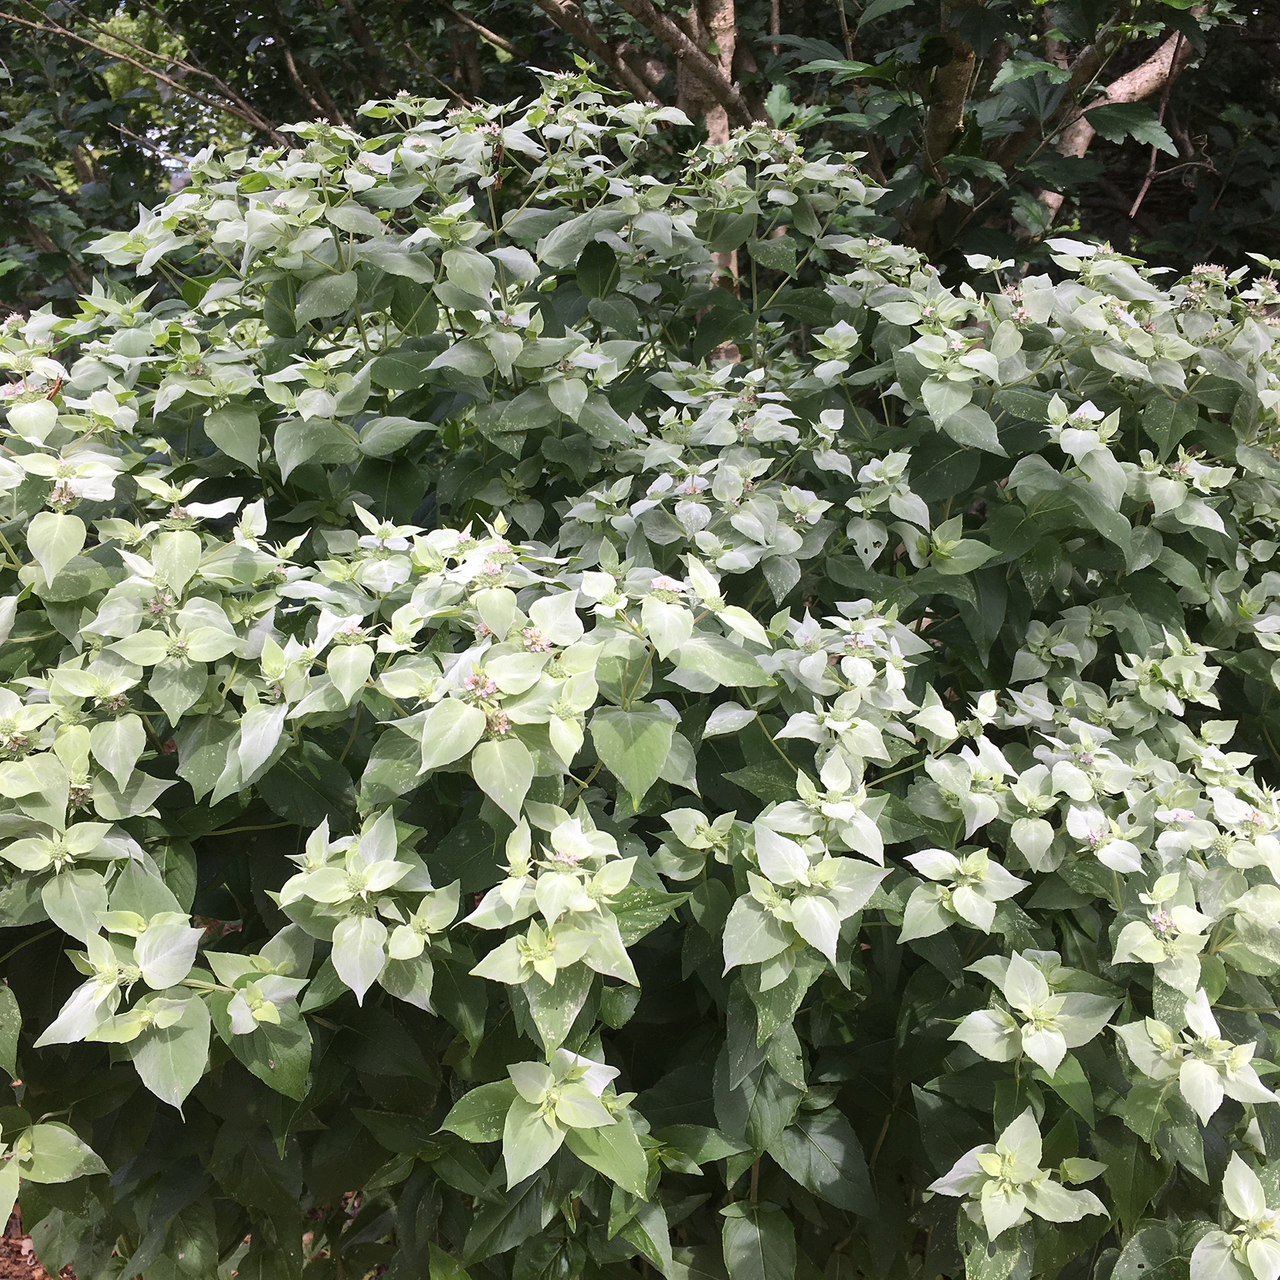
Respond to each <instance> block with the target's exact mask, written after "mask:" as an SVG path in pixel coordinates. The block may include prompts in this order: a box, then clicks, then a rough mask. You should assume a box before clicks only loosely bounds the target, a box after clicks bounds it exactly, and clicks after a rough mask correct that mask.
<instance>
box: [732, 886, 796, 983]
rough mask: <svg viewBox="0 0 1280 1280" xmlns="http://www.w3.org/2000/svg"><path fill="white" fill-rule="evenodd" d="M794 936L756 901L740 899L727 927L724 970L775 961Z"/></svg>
mask: <svg viewBox="0 0 1280 1280" xmlns="http://www.w3.org/2000/svg"><path fill="white" fill-rule="evenodd" d="M791 938H792V935H791V933H790V931H789V930H788V929H787V927H786V926H785V925H784V924H782V922H781V921H780V920H778V919H777V918H776V917H775V916H774V915H773V913H772V912H770V911H768V910H766V909H765V908H764V907H762V906H761V905H760V903H758V902H756V900H755V899H754V898H746V897H744V898H739V899H738V900H737V902H735V903H734V904H733V909H732V910H731V911H730V912H729V919H728V920H727V921H726V922H725V926H724V967H725V972H726V973H727V972H728V971H729V970H730V969H733V968H735V967H736V966H738V965H740V964H759V963H760V962H761V961H763V960H771V959H772V958H773V957H774V956H776V955H778V954H780V953H781V952H783V951H785V950H786V949H787V948H788V947H789V946H790V945H791Z"/></svg>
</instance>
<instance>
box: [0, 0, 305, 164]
mask: <svg viewBox="0 0 1280 1280" xmlns="http://www.w3.org/2000/svg"><path fill="white" fill-rule="evenodd" d="M19 3H27V7H33V6H31V5H30V4H29V0H19ZM36 12H39V10H36ZM0 21H5V22H12V23H13V24H14V25H15V26H19V27H22V28H24V29H25V30H27V31H39V32H40V33H41V34H43V35H50V36H60V37H61V38H62V39H64V40H71V41H74V42H75V43H76V44H79V45H82V46H83V47H84V48H86V49H94V50H96V51H97V52H98V53H101V54H104V55H105V56H106V57H108V58H112V59H114V60H115V61H116V62H123V63H125V64H126V65H128V66H131V67H135V68H137V70H139V71H141V72H142V73H143V74H144V75H146V76H149V77H150V78H151V79H153V80H155V81H157V82H158V83H160V84H166V85H168V86H169V87H170V88H171V89H173V90H174V91H175V92H176V93H180V94H182V95H183V96H184V97H187V98H190V99H191V100H192V101H193V102H198V103H200V104H201V105H202V106H206V107H208V108H209V109H210V110H212V111H221V112H223V113H224V114H226V115H229V116H233V117H234V118H235V119H237V120H239V121H241V123H243V124H247V125H248V126H249V127H250V128H251V129H256V130H257V131H258V132H259V133H264V134H266V136H267V137H268V138H270V139H271V141H272V142H274V143H276V145H277V146H282V147H283V146H288V140H287V139H286V138H285V136H284V135H283V134H282V133H280V131H279V130H278V129H276V127H275V126H274V125H273V124H272V123H271V122H270V121H269V120H267V119H266V117H265V116H263V115H261V114H260V113H259V112H257V111H255V110H254V109H253V107H251V106H250V105H249V104H248V103H247V102H246V101H245V100H244V99H243V98H242V97H241V96H240V95H239V94H238V93H236V92H235V91H234V90H233V89H231V88H230V86H228V85H226V84H224V83H223V81H222V80H220V79H219V78H218V77H217V76H215V75H213V73H212V72H209V71H205V70H204V68H203V67H197V66H193V65H192V64H191V63H188V62H184V61H181V60H178V59H166V61H168V62H169V63H170V65H172V66H175V67H178V68H179V69H181V70H182V71H184V72H185V73H187V74H188V75H197V76H202V77H203V78H204V79H206V80H208V81H209V82H210V83H211V84H212V85H213V87H214V88H215V90H216V91H217V93H218V94H219V97H217V98H213V97H210V96H209V95H208V94H205V93H201V92H200V91H199V90H197V89H193V88H192V87H191V86H190V85H186V84H183V83H182V82H181V81H180V80H175V79H174V77H173V76H171V75H168V74H166V73H165V72H163V71H161V70H160V69H159V68H158V67H154V66H148V65H147V64H146V63H144V62H141V61H139V60H138V59H137V58H134V57H131V56H130V55H129V54H127V53H124V52H122V51H121V50H120V49H118V48H116V49H113V48H111V47H110V46H108V45H104V44H101V43H99V42H98V41H97V40H91V39H90V38H89V37H88V36H82V35H81V34H80V33H79V32H77V31H72V30H71V29H70V28H69V27H65V26H63V25H62V24H61V23H57V22H36V21H33V20H32V19H30V18H23V17H20V16H19V15H18V14H16V13H10V12H8V11H7V10H3V9H0ZM89 22H90V25H92V26H94V27H98V28H99V29H101V27H100V24H98V23H95V22H93V20H92V19H89ZM104 34H105V35H107V36H108V37H109V38H110V39H112V40H114V41H118V42H119V43H120V44H123V45H126V46H128V47H131V48H137V49H139V50H140V52H143V53H149V51H148V50H145V49H140V46H137V45H135V44H134V43H133V42H132V41H130V40H127V39H125V38H123V37H120V36H117V35H116V34H115V33H114V32H105V31H104Z"/></svg>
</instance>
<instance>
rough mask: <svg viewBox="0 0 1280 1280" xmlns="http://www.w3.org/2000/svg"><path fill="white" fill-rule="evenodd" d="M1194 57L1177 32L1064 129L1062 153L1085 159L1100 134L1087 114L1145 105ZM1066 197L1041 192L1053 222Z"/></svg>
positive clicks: (1055, 192) (1041, 201)
mask: <svg viewBox="0 0 1280 1280" xmlns="http://www.w3.org/2000/svg"><path fill="white" fill-rule="evenodd" d="M1190 56H1191V45H1190V44H1189V43H1188V42H1187V40H1185V39H1184V38H1183V36H1182V33H1181V32H1175V33H1174V34H1173V35H1171V36H1170V37H1169V38H1168V39H1167V40H1165V41H1164V43H1163V44H1162V45H1161V46H1160V47H1159V48H1158V49H1157V50H1156V51H1155V53H1153V54H1152V55H1151V56H1150V57H1149V58H1148V59H1147V60H1146V61H1145V62H1142V63H1139V64H1138V66H1136V67H1134V69H1133V70H1132V71H1127V72H1126V73H1125V74H1124V75H1122V76H1120V77H1119V78H1118V79H1116V80H1113V81H1112V82H1111V83H1110V84H1109V85H1107V87H1106V88H1105V89H1104V90H1103V91H1102V94H1101V96H1100V97H1098V98H1095V99H1094V100H1093V101H1092V102H1091V103H1090V104H1089V106H1088V107H1085V108H1084V109H1083V110H1082V111H1081V112H1080V114H1079V115H1077V116H1076V117H1075V119H1074V120H1072V121H1071V122H1070V123H1069V124H1068V125H1067V127H1066V128H1065V129H1063V131H1062V133H1061V135H1060V136H1059V138H1058V143H1057V150H1058V153H1059V154H1060V155H1064V156H1072V157H1075V158H1077V159H1080V158H1082V157H1083V156H1084V154H1085V152H1087V151H1088V150H1089V144H1090V143H1091V142H1092V141H1093V138H1094V134H1095V133H1096V130H1095V129H1094V127H1093V125H1091V124H1090V123H1089V121H1088V118H1087V117H1086V116H1085V114H1084V112H1085V111H1088V110H1090V109H1091V108H1093V107H1102V106H1106V105H1107V104H1109V103H1127V102H1141V101H1142V100H1143V99H1144V98H1149V97H1151V95H1152V94H1154V93H1159V92H1160V91H1161V90H1162V89H1164V88H1165V86H1166V85H1168V84H1170V83H1171V82H1172V81H1173V79H1174V78H1175V77H1176V76H1177V74H1178V72H1179V71H1181V70H1182V67H1183V65H1184V64H1185V63H1186V61H1187V59H1188V58H1189V57H1190ZM1064 198H1065V197H1064V196H1063V195H1062V194H1061V192H1058V191H1042V192H1040V203H1041V204H1043V205H1044V207H1045V208H1046V209H1047V210H1048V212H1049V221H1050V222H1052V221H1053V219H1054V218H1055V217H1056V216H1057V214H1058V210H1059V209H1061V208H1062V202H1063V200H1064Z"/></svg>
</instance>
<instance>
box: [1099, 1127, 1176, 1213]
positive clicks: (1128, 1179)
mask: <svg viewBox="0 0 1280 1280" xmlns="http://www.w3.org/2000/svg"><path fill="white" fill-rule="evenodd" d="M1118 1123H1119V1122H1118V1121H1116V1122H1113V1124H1118ZM1092 1141H1093V1149H1094V1153H1095V1154H1096V1155H1097V1157H1098V1159H1099V1160H1101V1161H1103V1162H1104V1163H1105V1164H1106V1166H1107V1169H1106V1172H1105V1173H1104V1174H1103V1175H1102V1178H1103V1181H1104V1182H1105V1183H1106V1184H1107V1190H1108V1191H1110V1192H1111V1199H1112V1203H1113V1205H1114V1206H1115V1212H1116V1215H1117V1216H1118V1217H1119V1219H1120V1221H1121V1223H1123V1224H1124V1226H1125V1228H1126V1230H1132V1229H1133V1227H1134V1226H1135V1225H1136V1224H1137V1223H1138V1222H1139V1220H1140V1219H1141V1218H1142V1216H1143V1214H1144V1213H1145V1212H1146V1208H1147V1206H1148V1205H1149V1204H1150V1203H1151V1198H1152V1196H1154V1195H1155V1193H1156V1192H1157V1191H1159V1190H1160V1187H1161V1186H1162V1185H1163V1184H1164V1180H1165V1173H1164V1170H1163V1169H1162V1168H1161V1167H1160V1163H1159V1161H1157V1160H1154V1159H1153V1158H1152V1157H1151V1155H1150V1154H1149V1153H1148V1149H1147V1146H1146V1144H1145V1143H1143V1142H1141V1141H1140V1140H1139V1139H1138V1137H1137V1135H1136V1134H1133V1133H1130V1132H1129V1131H1128V1130H1125V1129H1117V1128H1115V1127H1113V1126H1111V1125H1109V1126H1107V1128H1106V1129H1105V1130H1102V1129H1099V1130H1096V1131H1095V1132H1094V1134H1093V1139H1092Z"/></svg>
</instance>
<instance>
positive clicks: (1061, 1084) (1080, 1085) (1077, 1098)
mask: <svg viewBox="0 0 1280 1280" xmlns="http://www.w3.org/2000/svg"><path fill="white" fill-rule="evenodd" d="M1033 1074H1034V1075H1035V1078H1036V1079H1037V1080H1040V1081H1042V1082H1043V1083H1044V1084H1047V1085H1048V1086H1049V1088H1051V1089H1052V1090H1053V1091H1054V1093H1056V1094H1057V1095H1058V1097H1060V1098H1061V1099H1062V1100H1063V1102H1065V1103H1066V1104H1067V1106H1069V1107H1070V1108H1071V1109H1072V1111H1074V1112H1076V1113H1077V1114H1078V1115H1079V1116H1081V1117H1082V1118H1083V1120H1084V1121H1085V1123H1086V1124H1088V1125H1092V1124H1093V1123H1094V1111H1093V1086H1092V1085H1091V1084H1090V1083H1089V1078H1088V1077H1087V1076H1086V1075H1085V1072H1084V1068H1083V1067H1082V1066H1081V1065H1080V1062H1079V1060H1078V1059H1077V1058H1076V1056H1075V1054H1073V1053H1069V1054H1067V1056H1066V1057H1065V1058H1063V1060H1062V1061H1061V1062H1060V1063H1059V1064H1058V1069H1057V1071H1055V1072H1054V1073H1053V1075H1049V1074H1048V1073H1047V1072H1045V1071H1044V1070H1042V1069H1040V1068H1036V1070H1035V1072H1034V1073H1033Z"/></svg>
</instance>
